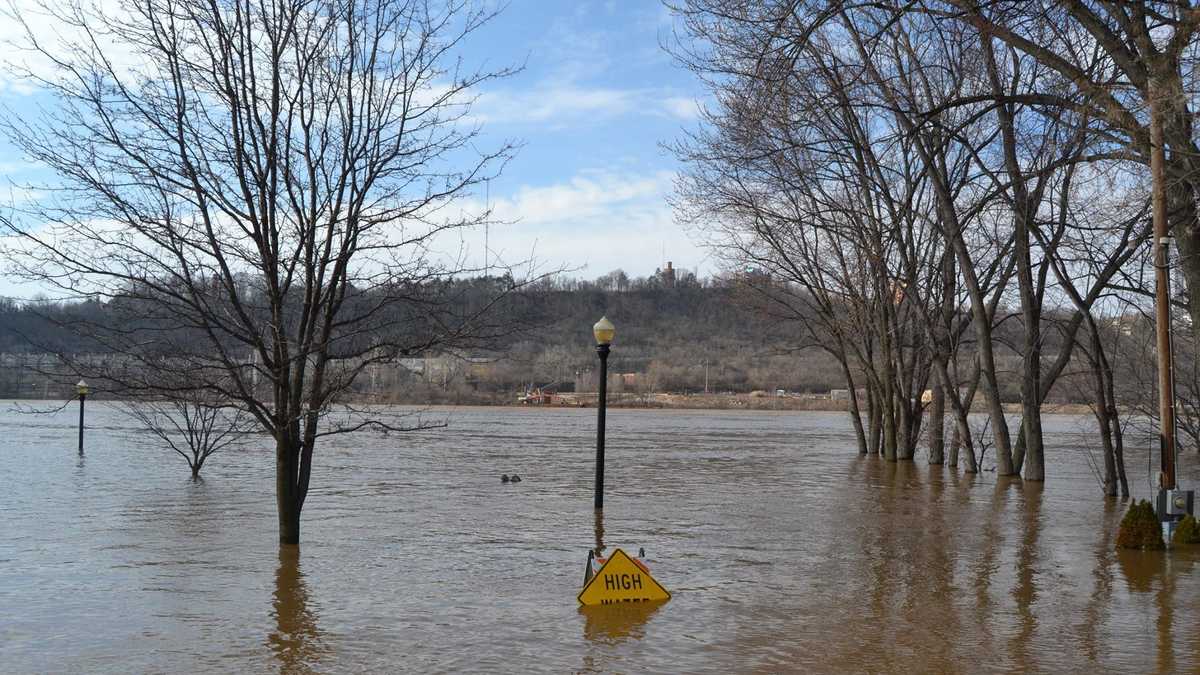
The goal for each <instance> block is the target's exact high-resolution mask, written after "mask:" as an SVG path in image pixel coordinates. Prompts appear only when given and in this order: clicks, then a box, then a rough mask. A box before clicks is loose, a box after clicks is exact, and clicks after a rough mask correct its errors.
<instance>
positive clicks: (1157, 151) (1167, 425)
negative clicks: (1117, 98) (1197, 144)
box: [1150, 87, 1175, 490]
mask: <svg viewBox="0 0 1200 675" xmlns="http://www.w3.org/2000/svg"><path fill="white" fill-rule="evenodd" d="M1156 89H1157V88H1156V87H1152V88H1151V96H1150V179H1151V181H1152V190H1151V208H1152V211H1151V213H1152V215H1153V218H1154V324H1155V338H1156V340H1155V342H1156V348H1157V350H1158V419H1159V449H1160V451H1161V467H1160V470H1161V474H1160V476H1159V487H1161V488H1162V489H1164V490H1172V489H1174V488H1175V378H1174V368H1173V364H1172V363H1171V305H1170V298H1171V285H1170V284H1171V279H1170V274H1169V265H1170V255H1169V253H1170V251H1169V248H1170V242H1171V238H1170V236H1171V235H1170V232H1169V231H1168V229H1167V195H1166V192H1167V186H1166V180H1167V179H1166V167H1165V164H1166V154H1165V149H1164V148H1163V127H1162V110H1161V109H1160V108H1161V103H1160V102H1159V101H1158V100H1157V99H1158V96H1157V95H1156Z"/></svg>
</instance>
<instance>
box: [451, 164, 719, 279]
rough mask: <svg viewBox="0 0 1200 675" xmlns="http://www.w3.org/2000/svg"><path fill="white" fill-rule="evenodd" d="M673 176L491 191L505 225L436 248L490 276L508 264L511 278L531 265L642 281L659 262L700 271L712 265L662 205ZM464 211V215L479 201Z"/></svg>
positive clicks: (599, 174)
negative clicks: (456, 253) (621, 274)
mask: <svg viewBox="0 0 1200 675" xmlns="http://www.w3.org/2000/svg"><path fill="white" fill-rule="evenodd" d="M673 179H674V174H672V173H671V172H667V171H660V172H654V173H646V174H640V175H621V174H616V173H612V172H607V171H594V170H589V171H582V172H580V173H578V174H577V175H575V176H573V177H572V178H570V179H569V180H566V181H563V182H560V183H553V184H548V185H526V186H522V187H520V188H518V189H517V190H516V191H515V192H514V193H512V194H510V195H507V196H497V195H496V194H495V193H494V192H493V194H492V208H493V214H494V218H495V219H497V220H499V221H504V224H500V225H492V226H491V227H490V228H487V230H486V231H485V230H484V229H478V230H472V231H468V232H462V233H461V235H460V236H461V241H460V242H457V243H456V244H454V245H444V246H443V248H444V249H446V250H461V254H462V255H463V257H464V259H465V260H466V262H467V264H468V266H470V267H474V268H482V267H485V266H491V267H492V269H493V271H494V270H495V269H497V268H498V267H504V266H510V265H515V266H518V269H517V270H515V272H516V273H517V274H518V275H521V274H524V271H525V270H526V269H528V263H529V261H530V260H532V261H533V262H534V263H535V267H534V269H535V270H536V271H539V272H546V271H551V270H555V269H565V270H568V271H569V272H568V273H570V274H572V275H577V276H582V277H588V278H590V277H595V276H599V275H601V274H604V273H606V272H609V271H611V270H613V269H617V268H621V269H624V270H625V271H626V272H628V273H629V274H632V275H637V276H645V275H647V274H650V273H652V272H654V270H655V269H656V268H658V267H661V266H662V265H663V263H664V261H665V260H671V261H672V262H673V263H674V265H675V266H676V267H678V268H686V269H692V268H693V267H696V266H699V267H700V268H701V269H700V271H701V274H704V273H706V272H707V271H709V268H710V267H711V266H710V265H707V264H706V262H705V261H706V258H707V254H706V252H705V251H704V250H702V248H701V247H700V246H698V245H697V244H696V243H695V242H693V241H691V239H690V238H689V237H688V235H687V233H686V232H684V231H683V229H682V228H680V227H679V226H678V225H676V223H675V219H674V216H673V214H672V212H671V207H670V206H669V205H668V204H667V202H666V197H667V195H668V194H669V191H670V190H671V185H672V181H673ZM463 206H464V208H465V209H466V210H467V211H468V212H469V211H471V210H473V209H476V210H477V209H480V208H482V207H483V203H482V202H479V201H476V202H472V203H468V204H464V205H463ZM445 244H449V242H445ZM485 245H486V249H485ZM485 250H486V251H488V253H487V254H486V255H485ZM571 270H574V271H571Z"/></svg>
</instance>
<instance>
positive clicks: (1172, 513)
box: [1154, 489, 1196, 520]
mask: <svg viewBox="0 0 1200 675" xmlns="http://www.w3.org/2000/svg"><path fill="white" fill-rule="evenodd" d="M1195 499H1196V491H1195V490H1178V489H1176V490H1159V491H1158V499H1156V500H1155V504H1154V507H1155V508H1154V511H1155V512H1156V513H1157V514H1158V518H1159V520H1179V519H1180V518H1182V517H1184V516H1187V515H1191V514H1193V513H1195V510H1194V503H1195Z"/></svg>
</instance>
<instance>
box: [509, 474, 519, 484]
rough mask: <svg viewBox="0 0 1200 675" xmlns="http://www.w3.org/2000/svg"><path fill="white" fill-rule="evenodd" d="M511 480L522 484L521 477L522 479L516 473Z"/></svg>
mask: <svg viewBox="0 0 1200 675" xmlns="http://www.w3.org/2000/svg"><path fill="white" fill-rule="evenodd" d="M509 480H511V481H512V482H514V483H520V482H521V477H520V476H518V475H517V474H515V473H514V474H513V477H512V478H510V479H509Z"/></svg>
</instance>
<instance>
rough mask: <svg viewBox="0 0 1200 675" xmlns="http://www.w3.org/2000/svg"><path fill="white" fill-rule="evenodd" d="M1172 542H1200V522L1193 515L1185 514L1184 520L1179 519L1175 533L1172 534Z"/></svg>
mask: <svg viewBox="0 0 1200 675" xmlns="http://www.w3.org/2000/svg"><path fill="white" fill-rule="evenodd" d="M1171 544H1172V545H1175V546H1179V545H1180V544H1200V523H1197V522H1196V519H1195V518H1193V517H1192V516H1184V517H1183V520H1181V521H1179V527H1177V528H1176V529H1175V534H1173V535H1172V536H1171Z"/></svg>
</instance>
